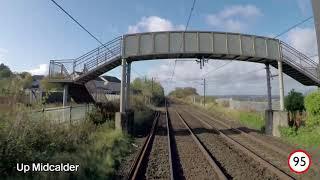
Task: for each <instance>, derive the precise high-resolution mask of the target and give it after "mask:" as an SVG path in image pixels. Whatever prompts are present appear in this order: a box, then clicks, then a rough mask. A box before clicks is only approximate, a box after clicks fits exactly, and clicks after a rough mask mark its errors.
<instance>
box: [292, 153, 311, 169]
mask: <svg viewBox="0 0 320 180" xmlns="http://www.w3.org/2000/svg"><path fill="white" fill-rule="evenodd" d="M288 165H289V168H290V169H291V171H293V172H295V173H297V174H302V173H305V172H307V171H308V170H309V168H310V165H311V158H310V155H309V154H308V153H307V152H306V151H304V150H301V149H299V150H296V151H293V152H291V153H290V155H289V157H288Z"/></svg>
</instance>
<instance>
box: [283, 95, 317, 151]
mask: <svg viewBox="0 0 320 180" xmlns="http://www.w3.org/2000/svg"><path fill="white" fill-rule="evenodd" d="M304 107H305V110H306V112H307V117H306V120H305V124H303V126H302V127H300V128H299V129H298V128H293V127H288V128H281V129H280V132H281V136H282V137H283V138H284V139H285V140H287V141H289V142H290V143H292V144H298V145H303V146H307V147H319V146H320V133H319V132H320V91H316V92H313V93H310V94H309V95H308V96H306V97H305V99H304Z"/></svg>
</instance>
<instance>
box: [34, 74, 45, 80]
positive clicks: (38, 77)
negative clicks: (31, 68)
mask: <svg viewBox="0 0 320 180" xmlns="http://www.w3.org/2000/svg"><path fill="white" fill-rule="evenodd" d="M43 78H44V76H43V75H33V76H32V80H42V79H43Z"/></svg>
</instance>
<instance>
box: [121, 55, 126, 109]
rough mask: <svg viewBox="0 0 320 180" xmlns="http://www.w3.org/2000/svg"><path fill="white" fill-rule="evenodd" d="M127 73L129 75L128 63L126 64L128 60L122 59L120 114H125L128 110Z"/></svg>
mask: <svg viewBox="0 0 320 180" xmlns="http://www.w3.org/2000/svg"><path fill="white" fill-rule="evenodd" d="M126 73H127V62H126V59H122V75H121V92H120V113H124V112H125V109H126V84H127V78H126Z"/></svg>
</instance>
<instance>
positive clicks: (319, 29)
mask: <svg viewBox="0 0 320 180" xmlns="http://www.w3.org/2000/svg"><path fill="white" fill-rule="evenodd" d="M312 9H313V17H314V26H315V29H316V36H317V43H318V59H320V1H319V0H312ZM318 77H319V78H320V62H319V63H318ZM318 88H319V89H320V87H318Z"/></svg>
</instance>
